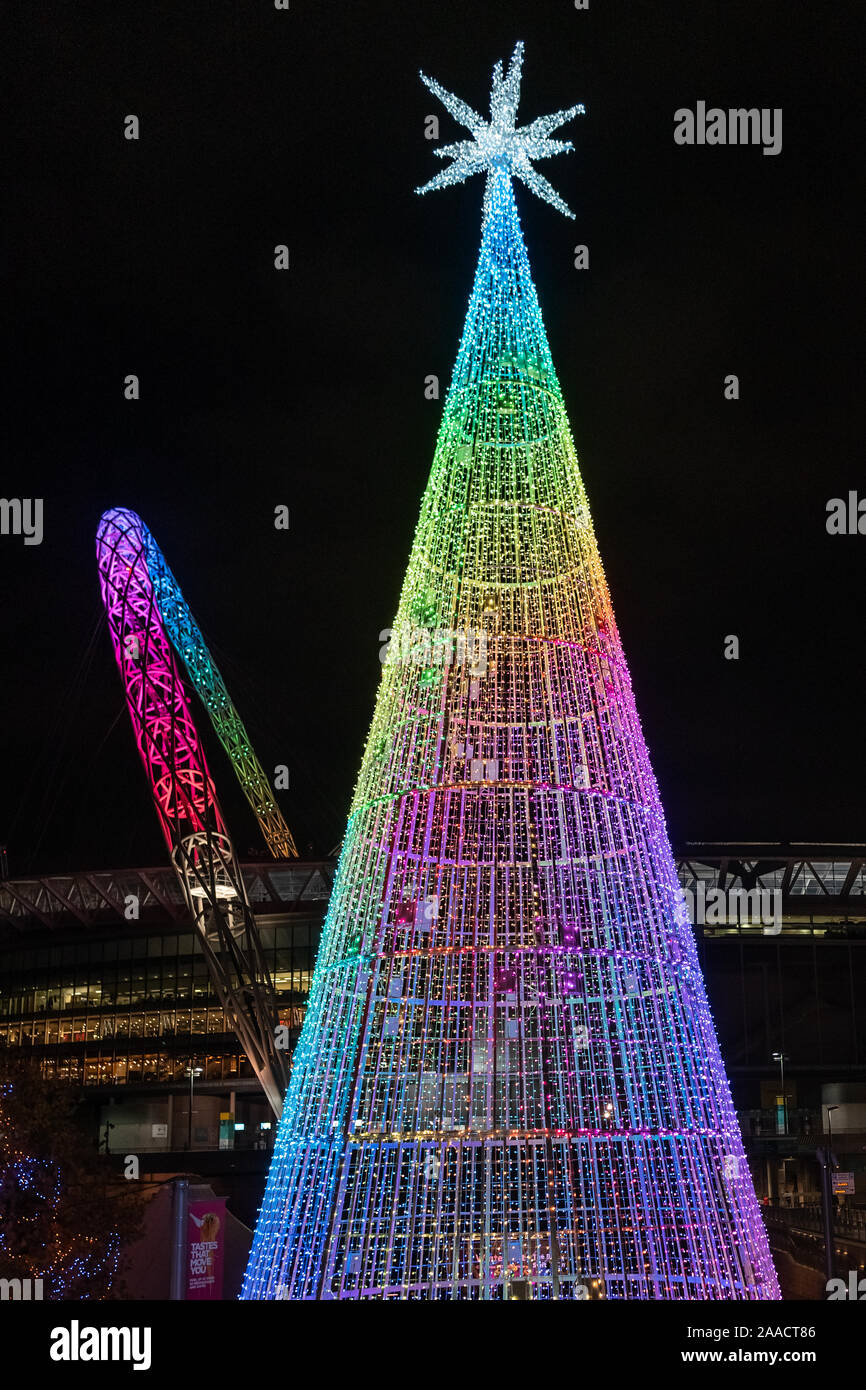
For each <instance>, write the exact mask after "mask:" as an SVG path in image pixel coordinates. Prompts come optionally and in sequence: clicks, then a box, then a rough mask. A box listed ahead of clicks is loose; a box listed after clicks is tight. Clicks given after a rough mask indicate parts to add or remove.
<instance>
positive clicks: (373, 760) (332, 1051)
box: [243, 45, 779, 1299]
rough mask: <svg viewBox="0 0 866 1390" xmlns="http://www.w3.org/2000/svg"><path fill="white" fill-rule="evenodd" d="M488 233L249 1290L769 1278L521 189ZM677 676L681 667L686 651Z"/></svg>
mask: <svg viewBox="0 0 866 1390" xmlns="http://www.w3.org/2000/svg"><path fill="white" fill-rule="evenodd" d="M521 62H522V45H518V47H517V49H516V51H515V54H514V56H513V58H512V60H511V64H510V66H509V69H508V72H507V73H506V74H505V75H503V73H502V67H501V64H499V65H497V67H496V69H495V70H494V74H493V90H492V96H491V120H490V122H489V123H487V122H485V121H484V120H483V119H482V117H480V116H479V115H478V114H477V113H476V112H475V111H473V110H472V109H471V108H470V107H468V106H467V105H466V104H465V103H464V102H462V101H459V100H458V99H457V98H456V97H454V96H452V95H451V94H450V93H448V92H446V91H444V90H443V89H442V88H441V87H439V85H438V84H437V83H434V82H432V81H429V80H428V79H426V78H425V79H424V81H425V82H426V83H427V85H428V87H429V88H430V89H431V90H432V91H433V92H434V93H435V94H436V95H437V96H438V97H439V98H440V99H441V100H442V102H443V103H444V105H445V106H446V107H447V108H448V110H449V111H450V113H451V114H452V115H453V116H454V117H455V118H456V119H457V120H458V121H460V122H461V123H462V124H464V125H465V126H467V127H468V129H469V130H470V132H471V134H472V139H471V140H466V141H463V142H461V143H459V144H455V145H451V146H449V147H447V148H443V149H441V150H438V151H437V153H438V154H441V155H445V156H449V157H452V158H453V161H454V162H453V163H452V164H451V165H450V166H449V167H448V168H447V169H445V170H444V171H443V172H442V173H440V174H439V175H438V176H437V177H436V178H435V179H433V180H432V181H431V182H430V183H429V184H427V185H426V187H425V188H424V189H421V190H419V191H421V192H426V191H427V190H428V189H433V188H438V187H443V186H445V185H447V184H451V183H457V182H459V181H461V180H462V179H464V178H466V177H467V176H468V175H470V174H472V173H474V172H482V171H483V172H485V173H486V176H487V183H486V192H485V199H484V222H483V232H482V242H481V253H480V258H479V263H478V269H477V273H476V278H475V284H474V287H473V291H472V297H471V300H470V303H469V310H468V314H467V318H466V324H465V328H464V332H463V338H462V341H461V344H460V349H459V353H458V357H457V363H456V366H455V370H454V376H453V380H452V383H451V386H450V389H449V392H448V396H447V400H446V403H445V408H444V414H443V419H442V425H441V428H440V432H439V438H438V443H437V447H436V453H435V457H434V460H433V468H432V472H431V475H430V480H429V483H428V486H427V490H426V492H425V494H424V499H423V503H422V508H421V518H420V521H419V524H418V529H417V531H416V535H415V541H414V544H413V547H412V554H411V557H410V560H409V567H408V571H407V575H406V580H405V583H404V586H403V591H402V595H401V598H400V605H399V611H398V615H397V619H396V622H395V627H394V629H393V632H392V635H391V637H390V641H389V643H388V646H387V650H386V653H385V664H384V669H383V675H382V682H381V686H380V690H379V695H378V699H377V702H376V709H375V713H374V717H373V724H372V728H371V731H370V735H369V739H368V742H367V747H366V750H365V753H364V759H363V763H362V766H361V772H360V776H359V779H358V784H357V787H356V789H355V795H354V799H353V802H352V807H351V811H350V815H349V820H348V826H347V830H346V836H345V840H344V845H343V850H342V854H341V857H340V863H339V867H338V872H337V876H336V880H335V885H334V891H333V897H332V900H331V904H330V909H329V912H328V917H327V921H326V923H325V929H324V936H323V939H322V945H321V949H320V952H319V957H318V961H317V964H316V970H315V975H314V979H313V983H312V989H311V993H310V1000H309V1008H308V1012H307V1017H306V1021H305V1024H304V1028H303V1033H302V1036H301V1040H300V1043H299V1047H298V1051H297V1053H296V1056H295V1060H294V1070H293V1074H292V1080H291V1086H290V1090H289V1094H288V1097H287V1100H286V1105H285V1110H284V1112H283V1119H282V1121H281V1124H280V1128H279V1133H278V1136H277V1143H276V1148H275V1152H274V1157H273V1164H272V1168H271V1172H270V1176H269V1179H268V1184H267V1190H266V1193H265V1198H264V1202H263V1206H262V1209H261V1213H260V1217H259V1222H258V1226H257V1230H256V1235H255V1242H254V1245H253V1250H252V1254H251V1257H250V1263H249V1267H248V1270H247V1277H246V1282H245V1287H244V1295H243V1296H244V1297H246V1298H292V1299H316V1298H485V1299H491V1298H492V1299H499V1298H514V1297H534V1298H559V1299H583V1298H607V1299H770V1298H777V1297H778V1296H779V1294H778V1287H777V1283H776V1277H775V1273H774V1271H773V1266H772V1263H771V1260H770V1256H769V1252H768V1247H767V1241H766V1236H765V1233H764V1229H763V1225H762V1222H761V1217H760V1213H759V1210H758V1206H757V1203H756V1200H755V1195H754V1190H753V1188H752V1183H751V1178H750V1175H749V1171H748V1167H747V1164H746V1162H745V1159H744V1156H743V1146H742V1141H741V1137H740V1133H739V1129H738V1126H737V1122H736V1117H735V1115H734V1111H733V1107H732V1103H731V1098H730V1093H729V1089H728V1083H727V1079H726V1077H725V1073H724V1068H723V1066H722V1062H721V1058H720V1056H719V1051H718V1046H717V1042H716V1037H715V1032H714V1027H713V1023H712V1019H711V1017H710V1013H709V1009H708V1006H707V1000H706V995H705V992H704V984H703V980H702V978H701V974H700V969H699V966H698V961H697V956H696V952H695V946H694V942H693V940H692V936H691V932H690V930H689V927H688V922H687V917H686V913H685V911H684V908H683V904H682V900H681V896H680V893H679V888H678V883H677V877H676V872H675V868H674V862H673V857H672V854H671V850H670V846H669V843H668V840H667V835H666V829H665V823H664V817H663V814H662V809H661V806H660V803H659V796H658V790H657V787H656V783H655V780H654V777H653V774H652V771H651V768H650V764H649V759H648V756H647V751H646V747H645V744H644V740H643V735H642V733H641V728H640V724H639V722H638V717H637V713H636V710H635V704H634V698H633V695H632V690H631V683H630V679H629V673H628V669H627V667H626V664H625V660H624V657H623V653H622V648H621V645H620V639H619V634H618V631H617V627H616V622H615V619H614V615H613V609H612V607H611V602H610V597H609V594H608V589H607V585H606V582H605V578H604V573H603V570H602V567H601V562H600V559H599V555H598V549H597V546H596V540H595V535H594V532H593V527H592V522H591V519H590V514H589V509H588V507H587V502H586V496H585V493H584V489H583V484H582V482H581V478H580V474H579V471H578V465H577V458H576V454H575V449H574V444H573V441H572V437H571V432H570V429H569V424H568V419H567V417H566V411H565V405H564V403H563V399H562V393H561V391H560V387H559V383H558V381H557V378H556V373H555V371H554V367H553V362H552V360H551V355H550V349H549V347H548V343H547V338H546V335H545V331H544V327H543V324H542V320H541V313H540V310H539V306H538V301H537V298H536V293H535V288H534V285H533V282H532V278H531V275H530V270H529V263H528V260H527V256H526V250H525V247H524V243H523V237H522V234H521V229H520V223H519V220H518V215H517V209H516V206H515V202H514V194H513V188H512V178H513V177H516V178H519V179H521V180H522V181H523V182H524V183H525V184H526V185H527V186H528V187H529V188H530V189H532V190H533V191H534V192H536V193H538V194H539V195H540V196H541V197H543V198H545V199H546V200H547V201H548V202H550V203H552V204H553V205H554V206H555V207H557V208H559V209H560V210H561V211H563V212H565V213H566V214H567V215H569V216H570V215H571V214H570V213H569V210H568V208H567V207H566V206H565V204H564V203H563V202H562V201H561V199H560V198H559V197H558V195H557V194H556V193H555V192H554V190H553V189H552V188H551V186H550V184H549V183H548V182H547V181H546V180H545V179H543V178H542V177H541V176H540V175H539V174H538V173H537V172H536V171H535V170H534V169H533V168H532V165H531V163H530V161H531V160H538V159H542V158H544V157H546V156H548V155H552V154H556V153H559V152H562V151H564V150H567V149H570V148H571V145H570V143H568V142H565V141H560V140H551V139H549V136H550V133H551V132H552V131H553V130H556V129H557V128H558V127H559V126H561V125H562V124H563V123H564V122H565V121H566V120H568V119H570V118H571V117H572V116H574V115H576V114H578V113H579V112H582V110H583V108H582V107H572V108H571V109H570V110H568V111H559V112H557V113H555V114H554V115H551V116H546V117H542V118H539V119H538V120H536V121H534V122H533V123H532V124H531V125H529V126H527V127H525V128H524V129H523V130H519V129H517V128H516V121H515V116H516V108H517V101H518V95H519V86H520V72H521ZM670 678H671V679H673V672H672V671H671V676H670Z"/></svg>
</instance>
